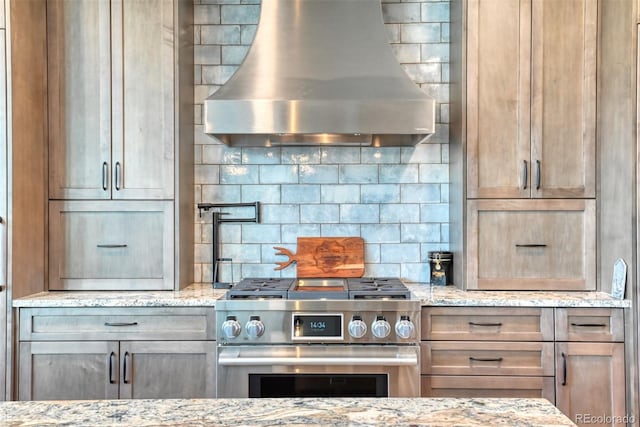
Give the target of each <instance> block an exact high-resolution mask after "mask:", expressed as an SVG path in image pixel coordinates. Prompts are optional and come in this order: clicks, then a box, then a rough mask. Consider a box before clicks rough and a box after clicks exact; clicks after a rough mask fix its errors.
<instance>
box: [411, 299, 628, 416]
mask: <svg viewBox="0 0 640 427" xmlns="http://www.w3.org/2000/svg"><path fill="white" fill-rule="evenodd" d="M552 319H554V320H552ZM445 326H446V328H445ZM421 330H422V340H423V341H422V343H421V357H422V378H421V385H422V396H423V397H542V398H545V399H547V400H549V401H550V402H551V403H554V404H555V405H556V406H557V407H558V408H559V409H560V410H561V411H562V412H563V413H564V414H565V415H567V417H569V418H570V419H571V420H572V421H573V422H575V423H576V424H578V425H593V423H594V419H593V418H592V417H594V416H597V417H601V418H603V419H606V420H615V419H624V415H625V365H624V320H623V310H622V309H615V308H613V309H612V308H555V309H554V308H502V307H499V308H495V307H426V308H423V312H422V328H421ZM445 330H446V332H445ZM603 425H611V423H609V424H603Z"/></svg>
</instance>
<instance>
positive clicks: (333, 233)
mask: <svg viewBox="0 0 640 427" xmlns="http://www.w3.org/2000/svg"><path fill="white" fill-rule="evenodd" d="M320 235H321V236H323V237H351V236H360V224H322V227H321V234H320Z"/></svg>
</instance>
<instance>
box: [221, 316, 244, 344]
mask: <svg viewBox="0 0 640 427" xmlns="http://www.w3.org/2000/svg"><path fill="white" fill-rule="evenodd" d="M240 330H242V327H241V326H240V322H238V321H237V320H236V316H227V320H225V321H224V322H223V323H222V335H223V336H224V337H225V338H227V339H230V340H232V339H234V338H236V337H237V336H238V335H240Z"/></svg>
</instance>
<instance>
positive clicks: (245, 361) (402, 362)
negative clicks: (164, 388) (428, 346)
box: [218, 354, 419, 366]
mask: <svg viewBox="0 0 640 427" xmlns="http://www.w3.org/2000/svg"><path fill="white" fill-rule="evenodd" d="M418 363H419V361H418V355H417V354H411V355H403V356H402V357H262V356H261V357H242V356H239V355H237V354H236V355H234V356H230V355H224V354H220V355H219V356H218V365H221V366H263V365H270V366H273V365H280V366H282V365H288V366H322V365H324V366H338V365H343V366H344V365H358V366H366V365H368V366H371V365H380V366H416V365H417V364H418Z"/></svg>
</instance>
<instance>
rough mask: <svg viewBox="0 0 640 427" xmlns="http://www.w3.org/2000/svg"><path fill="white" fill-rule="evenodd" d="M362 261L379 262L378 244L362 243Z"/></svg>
mask: <svg viewBox="0 0 640 427" xmlns="http://www.w3.org/2000/svg"><path fill="white" fill-rule="evenodd" d="M364 262H366V263H369V264H372V263H376V264H378V263H380V245H379V244H368V243H365V245H364Z"/></svg>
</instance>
